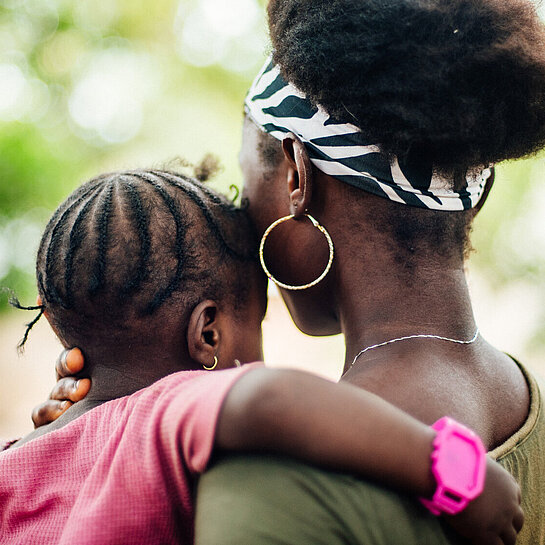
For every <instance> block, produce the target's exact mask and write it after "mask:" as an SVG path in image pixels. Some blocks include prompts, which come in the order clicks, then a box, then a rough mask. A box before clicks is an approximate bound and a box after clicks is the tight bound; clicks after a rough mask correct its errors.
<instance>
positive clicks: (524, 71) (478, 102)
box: [268, 0, 545, 170]
mask: <svg viewBox="0 0 545 545" xmlns="http://www.w3.org/2000/svg"><path fill="white" fill-rule="evenodd" d="M268 15H269V27H270V34H271V39H272V44H273V48H274V60H275V62H276V63H277V64H279V65H280V68H281V70H282V73H283V75H284V76H285V77H286V78H287V79H288V80H289V81H291V82H292V83H293V84H295V85H296V86H297V87H298V88H299V89H300V90H301V91H303V92H304V93H306V94H307V96H308V97H309V98H310V100H311V101H312V102H314V103H316V104H320V105H322V106H323V107H324V108H325V110H326V111H327V112H328V113H329V114H330V115H331V116H333V117H334V118H337V119H340V120H343V121H345V122H351V123H354V124H355V125H357V126H358V127H360V128H361V130H362V131H363V133H364V135H365V136H366V137H367V138H368V139H369V141H370V142H372V143H379V144H381V145H382V148H383V150H384V151H385V152H386V153H393V154H395V155H400V156H403V155H405V154H407V153H411V154H412V153H415V154H417V156H419V157H420V158H421V159H422V160H425V161H427V162H431V163H433V164H434V165H435V166H436V167H437V168H438V169H440V170H451V169H453V168H456V167H458V168H459V167H468V166H476V165H482V164H488V163H490V162H497V161H501V160H504V159H512V158H517V157H522V156H525V155H528V154H531V153H533V152H535V151H537V150H539V149H540V148H542V147H543V146H544V145H545V27H544V24H543V22H542V21H541V20H540V19H539V17H538V16H537V14H536V10H535V6H534V5H533V4H532V3H531V1H530V0H271V1H270V3H269V6H268Z"/></svg>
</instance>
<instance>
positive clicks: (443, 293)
mask: <svg viewBox="0 0 545 545" xmlns="http://www.w3.org/2000/svg"><path fill="white" fill-rule="evenodd" d="M268 14H269V27H270V31H271V38H272V42H273V47H274V55H273V65H272V66H268V67H267V68H266V69H265V70H264V72H263V73H262V74H260V76H258V78H257V80H256V82H255V83H254V87H253V88H252V89H251V91H250V93H249V95H248V98H247V101H246V105H247V116H246V121H245V125H244V138H243V147H242V153H241V165H242V169H243V173H244V178H245V184H246V186H245V195H246V197H247V198H248V200H249V211H250V214H251V217H252V219H253V220H254V223H255V224H256V226H257V229H258V231H259V232H260V233H264V232H266V229H267V228H268V226H269V225H270V224H272V223H273V222H274V221H276V220H277V219H278V218H282V217H284V216H286V215H288V214H290V213H291V214H293V215H294V220H299V221H293V220H290V221H287V222H284V223H283V224H282V226H278V227H277V228H275V229H274V230H273V231H272V232H271V233H270V235H269V236H268V237H267V238H266V244H265V254H264V257H265V264H266V266H267V267H268V269H269V270H270V272H271V273H272V275H273V276H275V277H276V278H277V279H279V280H280V281H281V282H282V283H283V284H286V285H298V284H299V285H300V284H307V283H309V282H311V280H313V279H314V278H317V277H318V276H319V275H320V273H321V271H322V270H323V267H324V263H325V262H327V244H326V243H325V242H324V239H323V235H322V234H321V233H320V232H319V231H318V230H316V229H314V228H313V226H312V224H310V223H309V222H308V221H307V220H306V219H304V214H305V213H306V212H308V214H310V215H311V216H313V217H315V218H316V219H317V220H318V221H319V222H320V224H322V225H323V226H324V227H325V228H326V229H327V231H328V232H329V234H330V236H331V239H332V241H333V244H334V245H335V260H334V262H333V265H332V267H331V270H330V272H329V274H328V275H327V276H326V277H325V278H324V279H323V280H322V281H321V282H320V283H318V284H316V285H314V286H312V287H310V288H308V289H306V290H298V291H295V290H289V289H281V292H282V295H283V297H284V300H285V302H286V304H287V306H288V308H289V310H290V313H291V315H292V317H293V319H294V321H295V322H296V324H297V325H298V327H299V328H300V329H302V330H303V331H304V332H306V333H309V334H312V335H327V334H332V333H338V332H339V331H342V332H343V333H344V335H345V338H346V361H345V368H344V375H343V379H342V380H343V381H348V382H349V383H351V384H355V385H357V386H360V387H362V388H365V389H368V390H370V391H372V392H374V393H376V394H378V395H379V396H381V397H383V398H384V399H387V400H388V401H390V402H392V403H393V404H394V405H397V406H399V407H401V408H403V409H404V410H406V411H407V412H409V413H410V414H412V415H413V416H415V417H417V418H418V419H420V420H422V421H424V422H427V423H430V424H431V423H432V422H434V421H435V420H436V419H437V418H439V416H440V415H441V414H452V415H454V416H455V417H456V418H459V419H460V420H461V421H463V422H466V423H467V424H469V425H470V426H473V427H475V429H477V430H478V432H479V433H480V434H481V436H482V437H483V438H484V441H485V444H486V445H487V447H488V449H489V450H491V451H492V456H494V457H495V458H497V459H498V460H499V461H500V462H501V463H502V464H503V465H504V466H505V467H506V468H508V469H509V470H510V471H511V472H512V473H513V475H515V477H516V478H517V480H518V481H519V483H520V484H521V486H522V495H523V505H524V507H525V513H526V523H525V526H524V528H523V530H522V532H521V534H520V536H519V540H518V543H527V544H536V543H544V542H545V515H544V512H545V511H544V509H543V506H544V505H545V490H544V489H543V487H542V486H540V485H539V484H537V483H538V482H539V481H540V476H542V475H543V474H544V472H545V455H544V454H543V452H545V450H544V449H545V417H544V415H543V410H542V408H541V406H542V403H543V398H542V394H541V393H540V391H539V386H538V384H537V383H536V381H535V380H534V378H532V376H531V375H530V374H529V373H528V372H527V371H526V370H525V369H524V368H523V367H522V366H520V365H518V364H517V363H515V361H514V360H513V359H511V358H510V357H509V356H507V355H505V354H503V353H501V352H500V351H498V350H497V349H495V348H494V347H492V346H490V345H489V344H488V343H487V342H486V341H485V340H484V339H483V338H482V337H481V336H480V335H479V333H478V328H477V325H476V324H475V321H474V318H473V314H472V310H471V302H470V300H469V295H468V290H467V284H466V280H465V276H464V256H465V254H466V250H467V248H468V246H469V242H468V233H469V230H470V228H471V222H472V220H473V218H474V216H475V214H476V213H477V210H478V209H479V208H480V206H482V204H483V203H484V200H485V198H486V185H488V186H490V185H491V177H490V174H491V173H490V172H489V171H488V170H487V168H486V167H487V166H488V165H489V164H491V163H494V162H498V161H501V160H504V159H511V158H515V157H519V156H522V155H525V154H528V153H531V152H533V151H534V150H537V149H539V148H541V147H543V145H544V143H545V50H544V48H543V45H544V43H545V31H544V27H543V24H542V23H541V21H540V20H539V18H538V17H537V15H536V13H535V10H534V7H533V5H532V4H531V3H530V2H527V1H522V0H508V1H504V0H502V1H495V0H478V1H475V0H472V1H466V0H454V1H453V0H419V1H414V0H411V1H403V0H389V1H387V2H384V1H380V2H378V1H366V2H357V1H351V0H341V1H337V2H330V1H325V0H324V1H314V2H312V3H309V2H304V1H302V0H272V1H271V2H270V3H269V7H268ZM376 144H380V151H382V154H379V153H376V152H377V151H379V149H378V146H376ZM281 228H284V232H281V231H279V230H280V229H281ZM275 234H276V235H278V236H276V238H273V237H274V235H275ZM322 248H323V249H322ZM318 249H319V250H318ZM324 254H325V255H324ZM542 388H543V387H542ZM392 448H395V445H392ZM263 475H264V476H263ZM541 478H542V477H541ZM220 491H223V498H222V497H221V492H220ZM242 491H243V492H244V494H242ZM286 504H289V505H290V506H297V507H296V508H293V509H290V510H289V512H286V509H285V506H286ZM197 511H198V515H197V527H196V531H197V543H198V544H201V545H204V544H211V543H215V544H216V545H217V544H220V543H241V542H246V543H294V544H295V543H297V544H298V545H300V544H306V543H313V544H317V543H324V544H327V545H332V544H336V543H347V542H349V543H365V544H367V545H368V544H370V543H404V544H410V543H415V544H416V543H419V544H422V543H446V542H449V540H452V539H453V538H452V536H448V535H447V534H446V533H445V532H444V531H443V529H442V527H441V526H440V524H438V521H437V520H434V519H433V518H431V517H429V516H426V515H425V513H423V512H422V511H420V510H419V509H418V508H417V507H415V506H412V505H410V504H409V503H408V502H407V500H406V498H403V497H401V496H399V495H396V494H393V493H390V492H388V491H385V490H383V489H380V488H377V487H374V486H372V485H365V484H359V483H356V482H355V481H354V480H352V479H350V478H347V477H344V476H332V475H325V474H322V473H319V472H315V471H312V470H308V469H307V468H304V467H302V466H292V465H290V464H288V463H280V462H274V463H273V462H271V461H270V460H259V459H257V460H256V459H248V458H244V459H235V460H233V459H232V460H227V461H225V462H224V463H222V464H220V465H218V466H217V467H216V468H215V469H214V470H212V471H211V472H210V473H208V474H207V475H205V476H204V478H203V479H202V480H201V482H200V486H199V503H198V507H197ZM199 513H200V514H199ZM210 513H216V514H217V515H216V516H215V517H214V519H213V520H210V518H209V514H210ZM278 521H282V523H279V522H278ZM483 539H484V538H483Z"/></svg>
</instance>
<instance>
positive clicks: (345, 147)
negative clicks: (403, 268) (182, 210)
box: [245, 59, 491, 211]
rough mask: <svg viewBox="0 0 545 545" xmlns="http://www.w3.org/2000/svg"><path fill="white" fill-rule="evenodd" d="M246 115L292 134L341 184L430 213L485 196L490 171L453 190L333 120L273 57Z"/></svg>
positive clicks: (273, 131)
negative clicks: (285, 76) (283, 73)
mask: <svg viewBox="0 0 545 545" xmlns="http://www.w3.org/2000/svg"><path fill="white" fill-rule="evenodd" d="M245 109H246V113H247V115H248V116H249V117H250V118H251V119H252V120H253V121H254V123H256V124H257V126H258V127H260V128H261V129H262V130H263V131H265V132H267V133H269V134H270V135H271V136H274V137H275V138H277V139H278V140H282V139H283V138H284V136H285V135H286V134H287V133H290V132H291V133H293V134H295V135H297V136H298V137H299V139H300V140H301V141H302V142H303V143H304V144H305V147H306V149H307V152H308V154H309V157H310V160H311V161H312V163H313V164H314V165H315V166H316V168H318V169H319V170H321V171H322V172H324V173H325V174H329V175H330V176H333V177H334V178H337V179H338V180H341V181H343V182H346V183H348V184H350V185H353V186H355V187H358V188H360V189H363V190H364V191H367V192H369V193H373V194H375V195H378V196H379V197H384V198H387V199H390V200H392V201H395V202H398V203H402V204H406V205H409V206H416V207H419V208H428V209H431V210H444V211H455V210H467V209H469V208H473V207H474V206H476V204H477V203H478V202H479V199H480V198H481V196H482V194H483V191H484V187H485V184H486V180H487V179H488V178H489V177H490V175H491V169H490V168H484V169H481V168H477V169H474V170H472V171H470V172H468V174H467V177H466V181H467V184H466V185H465V187H463V188H462V189H460V190H454V189H453V188H452V184H451V182H449V181H448V180H446V179H445V178H441V177H440V176H439V175H438V174H437V173H435V172H434V171H433V170H432V169H431V168H429V167H428V168H426V167H422V165H419V164H416V163H415V164H411V162H410V161H405V162H403V161H401V160H399V159H398V158H396V157H394V158H393V159H392V160H388V158H387V157H386V156H385V155H384V154H382V153H381V151H380V146H379V145H377V144H373V143H369V142H366V141H365V139H364V137H363V135H362V133H361V132H360V130H359V129H358V128H357V127H356V126H354V125H351V124H350V123H342V122H339V121H337V120H335V119H333V118H331V117H330V116H329V115H328V114H327V113H326V112H325V111H324V110H323V108H321V107H320V106H317V107H316V106H313V105H312V104H311V102H310V101H309V100H308V99H307V98H306V96H305V95H304V94H303V93H301V92H300V91H299V90H298V89H296V88H295V87H294V86H293V85H291V84H290V83H288V82H286V81H285V80H284V79H283V78H282V76H281V74H280V70H279V68H278V66H275V65H274V64H273V62H272V60H271V59H268V60H267V62H266V63H265V66H264V67H263V69H262V70H261V71H260V73H259V74H258V75H257V77H256V79H255V80H254V83H253V84H252V87H251V88H250V90H249V92H248V95H247V96H246V101H245Z"/></svg>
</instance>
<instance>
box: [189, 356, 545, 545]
mask: <svg viewBox="0 0 545 545" xmlns="http://www.w3.org/2000/svg"><path fill="white" fill-rule="evenodd" d="M521 369H522V372H523V373H524V375H525V377H526V379H527V381H528V385H529V388H530V412H529V414H528V418H527V420H526V422H525V424H524V425H523V426H522V428H521V429H520V430H519V431H518V432H517V433H515V434H514V435H513V436H512V437H510V438H509V439H508V440H507V441H506V442H505V443H504V444H502V445H501V446H499V447H498V448H496V449H494V450H493V451H492V452H491V453H490V455H491V456H493V457H494V458H496V459H497V460H498V461H499V462H500V463H501V464H502V465H503V466H504V467H505V468H506V469H507V470H509V471H510V472H511V473H512V474H513V475H514V476H515V478H516V479H517V481H518V482H519V483H520V486H521V488H522V498H523V500H522V503H523V508H524V512H525V523H524V527H523V529H522V531H521V533H520V535H519V538H518V540H517V545H545V414H544V409H543V392H544V391H545V387H544V386H543V385H542V384H538V382H537V381H536V379H534V377H532V376H531V375H530V374H529V373H528V372H527V371H526V370H525V369H524V368H523V367H522V366H521ZM393 448H395V446H393ZM377 480H379V481H380V476H379V475H377ZM456 543H459V544H461V543H464V541H463V540H462V539H461V538H458V537H457V536H456V535H455V534H454V532H453V531H452V530H451V529H450V528H449V527H448V526H447V525H445V524H444V523H443V521H442V520H441V518H438V517H434V516H432V515H430V514H429V513H428V512H427V511H426V509H424V508H423V507H422V506H421V505H420V503H419V502H418V501H416V499H415V498H413V497H409V496H404V495H402V494H398V493H395V492H393V491H391V490H388V489H386V488H383V487H381V486H379V485H377V484H371V483H367V482H363V481H359V480H358V479H356V478H355V477H352V476H350V475H345V474H340V473H332V472H327V471H322V470H319V469H316V468H313V467H310V466H307V465H304V464H302V463H299V462H296V461H293V460H288V459H282V458H275V457H272V456H270V457H269V456H258V455H256V456H250V455H240V456H229V457H226V458H224V459H222V460H219V461H218V462H217V463H216V464H215V465H214V467H213V468H212V469H210V470H209V471H208V472H207V473H206V474H205V475H204V476H203V477H202V478H201V479H200V482H199V488H198V495H197V517H196V545H243V544H249V545H250V544H251V545H260V544H267V545H348V544H362V545H428V544H430V545H432V544H433V545H442V544H445V545H452V544H456Z"/></svg>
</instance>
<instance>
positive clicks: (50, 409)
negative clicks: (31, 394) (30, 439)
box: [32, 399, 72, 428]
mask: <svg viewBox="0 0 545 545" xmlns="http://www.w3.org/2000/svg"><path fill="white" fill-rule="evenodd" d="M71 405H72V403H71V402H70V401H67V400H64V401H57V400H54V399H50V400H48V401H46V402H44V403H42V404H41V405H38V406H37V407H34V409H33V411H32V422H34V427H35V428H39V427H40V426H45V425H46V424H50V423H51V422H53V421H54V420H57V418H59V416H60V415H61V414H62V413H64V412H65V411H66V410H67V409H68V408H69V407H70V406H71Z"/></svg>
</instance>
